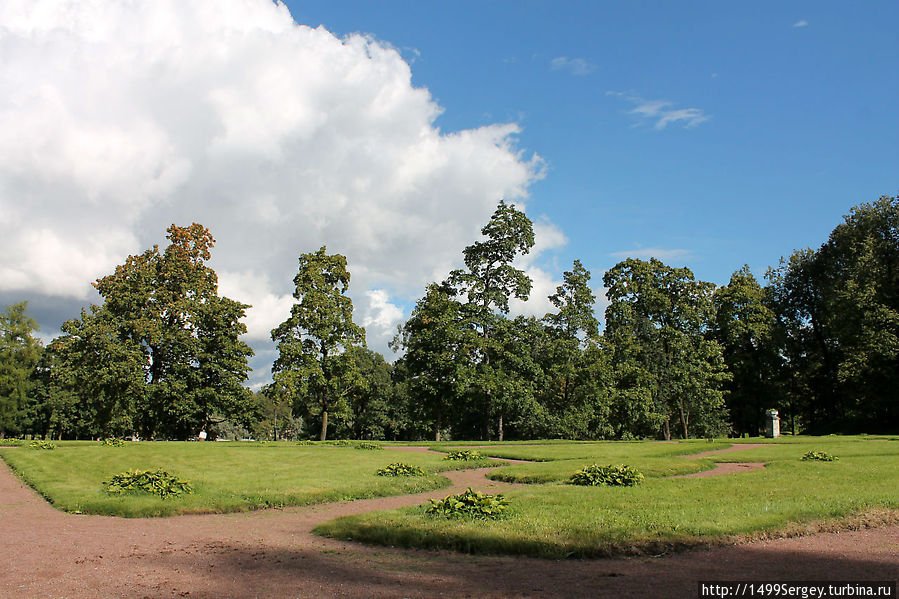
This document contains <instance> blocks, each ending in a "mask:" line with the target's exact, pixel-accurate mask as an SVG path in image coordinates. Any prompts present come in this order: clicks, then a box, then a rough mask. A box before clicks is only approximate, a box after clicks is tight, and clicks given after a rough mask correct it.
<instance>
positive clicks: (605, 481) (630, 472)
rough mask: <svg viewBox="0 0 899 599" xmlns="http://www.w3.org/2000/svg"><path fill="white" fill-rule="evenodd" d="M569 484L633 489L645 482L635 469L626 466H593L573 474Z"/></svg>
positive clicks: (585, 467)
mask: <svg viewBox="0 0 899 599" xmlns="http://www.w3.org/2000/svg"><path fill="white" fill-rule="evenodd" d="M568 482H569V483H571V484H572V485H584V486H589V487H595V486H597V485H610V486H621V487H633V486H634V485H638V484H640V483H641V482H643V475H642V474H641V473H640V472H639V471H637V470H636V469H635V468H631V467H630V466H626V465H624V464H619V465H618V466H612V465H611V464H610V465H608V466H599V465H597V464H591V465H590V466H584V468H583V469H582V470H578V471H577V472H575V473H574V474H572V475H571V478H570V479H569V481H568Z"/></svg>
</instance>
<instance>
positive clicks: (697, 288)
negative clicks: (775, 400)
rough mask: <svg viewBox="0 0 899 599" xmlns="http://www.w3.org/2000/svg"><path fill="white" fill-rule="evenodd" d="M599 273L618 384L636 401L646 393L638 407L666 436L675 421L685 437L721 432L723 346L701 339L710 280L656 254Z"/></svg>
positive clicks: (709, 311)
mask: <svg viewBox="0 0 899 599" xmlns="http://www.w3.org/2000/svg"><path fill="white" fill-rule="evenodd" d="M603 281H604V283H605V285H606V287H607V288H608V292H607V294H606V295H607V297H608V298H609V302H610V304H609V307H608V308H607V310H606V338H607V341H608V343H610V344H611V346H612V347H613V352H614V356H615V357H614V361H615V363H616V364H615V365H616V367H617V369H618V371H619V373H621V374H620V378H619V381H618V384H619V386H620V389H621V390H625V391H627V390H628V389H630V393H629V394H628V395H629V396H628V397H627V399H628V400H636V402H637V405H643V406H646V399H647V398H649V399H650V400H651V405H652V408H651V411H650V412H648V413H646V412H645V408H644V409H641V412H643V413H645V414H646V417H644V418H642V420H643V421H644V422H645V423H646V424H651V423H652V422H653V421H658V420H659V419H661V420H662V426H663V428H662V432H663V434H664V436H665V438H666V439H667V438H670V437H671V427H672V425H677V428H678V429H679V432H680V434H682V435H683V437H684V438H688V437H689V436H690V431H691V430H694V432H699V433H700V434H711V435H714V434H721V433H722V432H724V428H725V425H724V418H723V409H724V399H723V393H722V390H721V385H722V383H723V382H724V380H726V378H727V373H726V370H725V366H724V361H723V358H722V355H721V347H720V346H719V345H718V343H717V342H715V341H712V340H708V339H706V331H707V330H708V326H709V324H710V321H711V318H712V310H713V307H712V290H713V288H714V286H713V285H712V284H711V283H705V282H702V281H696V280H695V279H694V277H693V273H692V272H691V271H690V269H688V268H672V267H670V266H667V265H665V264H663V263H662V262H661V261H659V260H657V259H655V258H652V259H650V261H649V262H645V261H643V260H637V259H633V258H630V259H628V260H625V261H623V262H620V263H618V264H616V265H615V266H614V267H613V268H612V269H611V270H609V271H608V272H607V273H606V274H605V276H604V277H603ZM635 388H636V389H635ZM641 388H642V391H641V390H640V389H641ZM659 417H661V418H659ZM691 424H692V425H693V426H692V429H691Z"/></svg>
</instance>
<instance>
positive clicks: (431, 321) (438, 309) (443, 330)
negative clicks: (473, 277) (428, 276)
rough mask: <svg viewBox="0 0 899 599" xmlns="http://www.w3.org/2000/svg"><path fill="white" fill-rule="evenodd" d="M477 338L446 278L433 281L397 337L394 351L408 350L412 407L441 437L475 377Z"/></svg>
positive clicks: (406, 360) (405, 369) (405, 363)
mask: <svg viewBox="0 0 899 599" xmlns="http://www.w3.org/2000/svg"><path fill="white" fill-rule="evenodd" d="M476 343H477V338H476V336H475V334H474V331H473V330H472V329H471V327H470V325H469V323H468V322H467V319H466V314H465V311H464V310H463V306H462V304H460V303H459V302H458V301H457V300H456V291H455V290H454V289H453V288H452V287H451V286H450V285H448V284H446V283H444V284H442V285H438V284H437V283H432V284H431V285H428V288H427V292H426V293H425V295H424V297H422V298H421V299H420V300H418V302H417V303H416V304H415V308H414V309H413V310H412V314H411V316H410V317H409V319H408V320H407V321H406V322H405V323H404V324H403V325H402V327H401V328H400V330H399V332H398V333H397V336H396V337H395V338H394V340H393V345H392V347H393V349H394V350H399V349H403V350H405V355H404V356H403V357H402V359H401V360H402V365H403V368H402V371H403V372H404V373H405V374H406V384H407V385H408V389H409V394H410V396H411V400H412V405H411V406H410V408H411V409H412V410H413V412H414V413H415V415H416V417H417V418H418V419H419V421H422V422H425V423H427V424H428V426H429V427H430V429H431V431H432V435H433V438H434V440H435V441H440V436H441V434H442V431H443V430H444V428H446V426H447V424H448V423H449V421H450V417H449V416H450V412H451V411H452V410H454V409H456V410H458V408H459V406H460V402H461V398H462V397H463V395H464V393H465V390H466V389H467V388H468V385H469V383H470V381H471V377H472V375H473V371H472V353H473V352H474V351H475V348H476Z"/></svg>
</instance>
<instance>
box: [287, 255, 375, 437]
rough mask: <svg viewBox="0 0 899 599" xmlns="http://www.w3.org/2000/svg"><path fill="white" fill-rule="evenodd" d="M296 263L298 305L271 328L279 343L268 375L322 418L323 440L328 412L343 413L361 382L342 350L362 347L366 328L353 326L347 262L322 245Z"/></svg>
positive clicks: (300, 404)
mask: <svg viewBox="0 0 899 599" xmlns="http://www.w3.org/2000/svg"><path fill="white" fill-rule="evenodd" d="M299 262H300V266H299V272H298V273H297V275H296V276H295V277H294V279H293V282H294V285H295V287H296V289H295V291H294V294H293V297H294V298H296V299H297V300H298V301H297V303H295V304H294V305H293V306H292V307H291V309H290V317H289V318H288V319H287V320H285V321H284V322H282V323H281V324H280V325H278V327H277V328H275V329H274V330H272V341H274V342H276V343H277V344H278V358H277V359H276V360H275V363H274V366H273V367H272V374H273V376H274V378H275V381H276V382H278V383H279V384H281V385H283V386H284V387H286V388H287V389H289V390H290V391H291V393H292V394H293V397H294V400H295V402H296V403H297V405H298V406H299V407H301V408H302V409H304V410H306V411H307V412H308V413H309V414H311V415H314V416H320V417H321V433H320V435H319V438H320V439H321V440H322V441H324V440H325V439H326V438H327V434H328V415H329V413H331V414H335V413H336V414H339V415H341V416H344V415H346V413H347V412H348V410H349V405H348V404H347V399H348V398H349V396H350V394H351V393H353V392H354V391H355V390H356V388H357V387H358V386H359V385H360V384H361V382H362V381H361V379H360V375H359V371H358V369H357V368H356V365H355V362H354V361H353V359H352V357H351V356H350V355H347V353H346V350H347V349H349V348H350V347H352V346H354V345H359V344H364V343H365V330H364V329H362V327H360V326H358V325H356V324H355V323H354V322H353V300H352V299H350V297H349V296H347V295H346V291H347V289H348V287H349V284H350V273H349V271H348V270H347V262H346V258H345V257H344V256H341V255H340V254H334V255H329V254H328V253H327V250H326V248H325V246H322V247H321V249H319V250H318V251H317V252H314V253H310V254H302V255H301V256H300V258H299Z"/></svg>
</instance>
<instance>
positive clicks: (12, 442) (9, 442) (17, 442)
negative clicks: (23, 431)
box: [0, 438, 25, 447]
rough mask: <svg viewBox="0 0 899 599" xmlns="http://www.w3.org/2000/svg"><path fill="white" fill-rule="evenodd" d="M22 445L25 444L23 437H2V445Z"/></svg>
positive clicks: (0, 443)
mask: <svg viewBox="0 0 899 599" xmlns="http://www.w3.org/2000/svg"><path fill="white" fill-rule="evenodd" d="M21 445H25V441H24V440H23V439H13V438H6V439H0V447H19V446H21Z"/></svg>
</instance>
